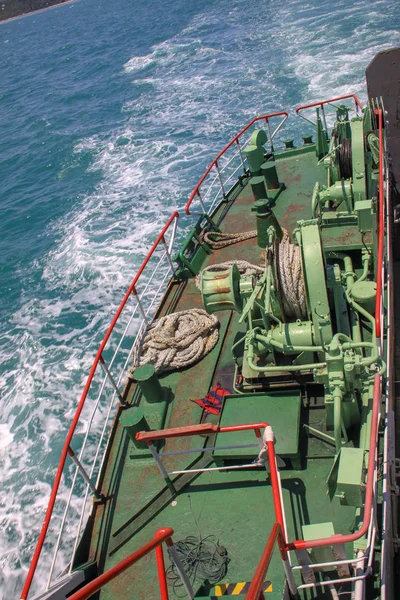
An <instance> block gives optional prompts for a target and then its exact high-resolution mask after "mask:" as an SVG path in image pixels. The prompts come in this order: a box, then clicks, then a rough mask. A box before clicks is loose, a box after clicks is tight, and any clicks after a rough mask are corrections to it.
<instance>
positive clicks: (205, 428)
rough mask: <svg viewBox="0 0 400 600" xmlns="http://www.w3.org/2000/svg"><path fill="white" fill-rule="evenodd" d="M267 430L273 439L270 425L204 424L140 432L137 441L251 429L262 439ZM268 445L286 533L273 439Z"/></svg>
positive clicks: (276, 504) (274, 490)
mask: <svg viewBox="0 0 400 600" xmlns="http://www.w3.org/2000/svg"><path fill="white" fill-rule="evenodd" d="M267 428H269V429H270V431H271V437H273V434H272V429H271V428H270V426H269V424H268V423H265V422H264V423H246V424H242V425H227V426H225V427H220V426H219V425H215V424H213V423H202V424H201V425H187V426H185V427H173V428H171V429H159V430H157V431H139V432H138V433H137V434H136V439H137V440H138V441H140V442H146V443H147V444H151V442H152V441H153V440H160V439H169V438H176V437H185V436H190V435H202V434H203V435H204V434H211V433H230V432H233V431H248V430H250V429H253V430H254V431H255V434H256V436H257V438H258V439H259V438H261V437H262V435H261V429H264V430H266V429H267ZM266 445H267V452H268V461H269V469H270V477H271V488H272V496H273V501H274V509H275V517H276V521H277V523H278V524H279V525H280V527H281V528H282V531H285V527H284V519H283V506H282V502H281V495H280V489H279V479H278V469H277V466H276V457H275V447H274V442H273V441H272V439H271V440H267V442H266ZM285 541H286V540H285Z"/></svg>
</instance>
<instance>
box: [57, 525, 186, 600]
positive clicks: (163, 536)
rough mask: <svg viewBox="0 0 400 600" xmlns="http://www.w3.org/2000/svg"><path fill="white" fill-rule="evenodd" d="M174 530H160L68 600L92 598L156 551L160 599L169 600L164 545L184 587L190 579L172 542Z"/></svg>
mask: <svg viewBox="0 0 400 600" xmlns="http://www.w3.org/2000/svg"><path fill="white" fill-rule="evenodd" d="M173 533H174V530H173V529H171V528H169V527H168V528H165V529H159V530H158V531H157V533H156V534H155V536H154V539H153V540H152V541H151V542H148V543H147V544H145V545H144V546H142V547H141V548H139V550H136V552H134V553H133V554H131V555H130V556H128V557H127V558H125V559H124V560H121V562H119V563H118V564H117V565H115V566H114V567H112V568H111V569H109V570H108V571H106V572H105V573H102V575H99V577H96V579H94V580H93V581H91V582H90V583H87V584H86V585H85V586H84V587H82V588H81V589H80V590H78V591H77V592H75V593H74V594H72V596H69V597H68V600H86V599H87V598H90V597H91V596H92V595H93V594H95V593H96V592H98V591H99V590H101V588H103V587H104V586H105V585H106V584H107V583H109V582H110V581H112V580H113V579H115V578H116V577H118V576H119V575H121V573H123V572H124V571H126V570H127V569H129V567H131V566H132V565H134V564H135V563H136V562H138V561H139V560H140V559H141V558H143V557H144V556H146V555H147V554H149V553H150V552H152V550H155V551H156V561H157V573H158V580H159V584H160V597H161V600H168V598H169V596H168V587H167V578H166V574H165V563H164V553H163V547H162V545H163V543H164V542H165V544H166V545H167V546H168V550H169V552H170V554H171V556H172V557H173V560H174V562H175V566H176V569H177V571H178V573H179V575H180V577H181V579H182V583H183V585H184V586H185V588H186V586H187V585H188V579H187V577H186V575H185V572H184V569H183V566H182V563H181V561H180V559H179V556H178V555H177V552H176V548H175V545H174V542H173V540H172V535H173Z"/></svg>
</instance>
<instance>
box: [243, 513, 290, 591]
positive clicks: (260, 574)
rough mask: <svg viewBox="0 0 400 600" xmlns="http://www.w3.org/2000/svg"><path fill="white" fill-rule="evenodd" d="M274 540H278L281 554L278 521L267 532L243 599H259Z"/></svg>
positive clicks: (281, 546)
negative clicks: (258, 560)
mask: <svg viewBox="0 0 400 600" xmlns="http://www.w3.org/2000/svg"><path fill="white" fill-rule="evenodd" d="M276 542H278V544H279V548H280V551H281V554H282V551H283V547H284V542H283V536H282V528H281V526H280V525H279V523H275V525H274V526H273V528H272V530H271V533H270V534H269V538H268V540H267V543H266V545H265V548H264V550H263V553H262V556H261V558H260V562H259V563H258V565H257V569H256V572H255V573H254V577H253V579H252V580H251V584H250V587H249V589H248V591H247V594H246V598H245V600H259V598H260V595H261V594H262V587H263V584H264V581H265V577H266V574H267V571H268V567H269V564H270V562H271V558H272V554H273V551H274V548H275V544H276ZM261 597H262V596H261Z"/></svg>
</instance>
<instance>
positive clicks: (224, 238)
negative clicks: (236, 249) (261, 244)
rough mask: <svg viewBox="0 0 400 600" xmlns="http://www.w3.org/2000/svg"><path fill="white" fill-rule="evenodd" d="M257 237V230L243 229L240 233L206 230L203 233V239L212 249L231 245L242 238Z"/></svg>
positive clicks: (241, 240)
mask: <svg viewBox="0 0 400 600" xmlns="http://www.w3.org/2000/svg"><path fill="white" fill-rule="evenodd" d="M255 237H257V230H256V229H253V230H252V231H243V232H242V233H221V232H220V231H208V232H207V233H205V234H204V241H205V242H206V244H208V245H209V246H210V248H212V249H213V250H218V249H219V248H225V246H231V245H232V244H237V243H238V242H243V241H244V240H250V239H251V238H255Z"/></svg>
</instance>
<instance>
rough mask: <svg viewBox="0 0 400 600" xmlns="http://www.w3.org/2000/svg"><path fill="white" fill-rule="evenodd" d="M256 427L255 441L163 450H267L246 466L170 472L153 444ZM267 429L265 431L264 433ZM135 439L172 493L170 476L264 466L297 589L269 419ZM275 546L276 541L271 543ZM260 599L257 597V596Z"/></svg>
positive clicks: (283, 548) (285, 559)
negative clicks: (144, 447)
mask: <svg viewBox="0 0 400 600" xmlns="http://www.w3.org/2000/svg"><path fill="white" fill-rule="evenodd" d="M249 430H253V431H254V434H255V437H256V442H257V443H255V444H242V445H233V446H214V445H212V446H209V445H208V444H207V445H205V446H203V447H201V448H190V449H185V450H173V451H163V452H162V457H163V458H165V457H167V456H173V455H179V454H187V453H197V454H202V453H204V452H214V451H215V450H234V449H239V448H253V447H254V448H258V450H259V451H261V450H264V449H265V448H266V449H267V456H268V460H267V461H265V462H264V461H260V462H258V461H257V459H256V461H255V462H252V463H249V464H244V465H228V466H217V467H205V468H199V469H197V468H190V469H177V470H173V471H167V470H166V468H165V466H164V464H163V462H162V459H161V455H160V453H159V452H158V451H157V448H156V446H155V445H154V444H153V442H154V441H159V440H166V439H171V438H178V437H188V436H193V435H216V434H217V433H232V432H235V431H249ZM262 430H264V433H262ZM136 439H137V440H138V441H140V442H146V444H147V446H148V448H149V451H150V452H151V454H152V456H153V458H154V460H155V462H156V464H157V467H158V469H159V471H160V473H161V476H162V477H163V479H164V481H165V483H166V485H167V486H168V488H169V489H170V491H171V493H172V494H174V493H175V492H176V489H175V486H174V482H173V481H172V480H171V476H173V475H181V474H184V473H206V472H209V471H224V470H229V471H232V470H237V469H254V468H257V467H258V466H260V467H264V468H265V469H266V470H267V471H268V472H269V475H270V480H271V489H272V497H273V503H274V510H275V517H276V521H277V522H276V525H277V529H276V536H278V537H279V540H282V543H281V541H280V542H279V543H280V551H281V558H282V561H283V567H284V570H285V575H286V579H287V580H288V581H289V587H290V589H291V591H294V590H295V584H294V580H293V575H292V572H291V564H290V559H289V554H288V550H287V542H286V540H287V529H286V519H285V514H284V509H283V502H282V486H281V481H280V474H279V469H278V466H277V461H276V454H275V447H274V444H275V437H274V433H273V430H272V428H271V426H270V425H269V424H268V423H266V422H260V423H246V424H238V425H228V426H220V425H216V424H214V423H202V424H200V425H187V426H184V427H173V428H169V429H161V430H156V431H141V432H139V433H137V434H136ZM272 545H274V544H272ZM257 599H258V597H257Z"/></svg>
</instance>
